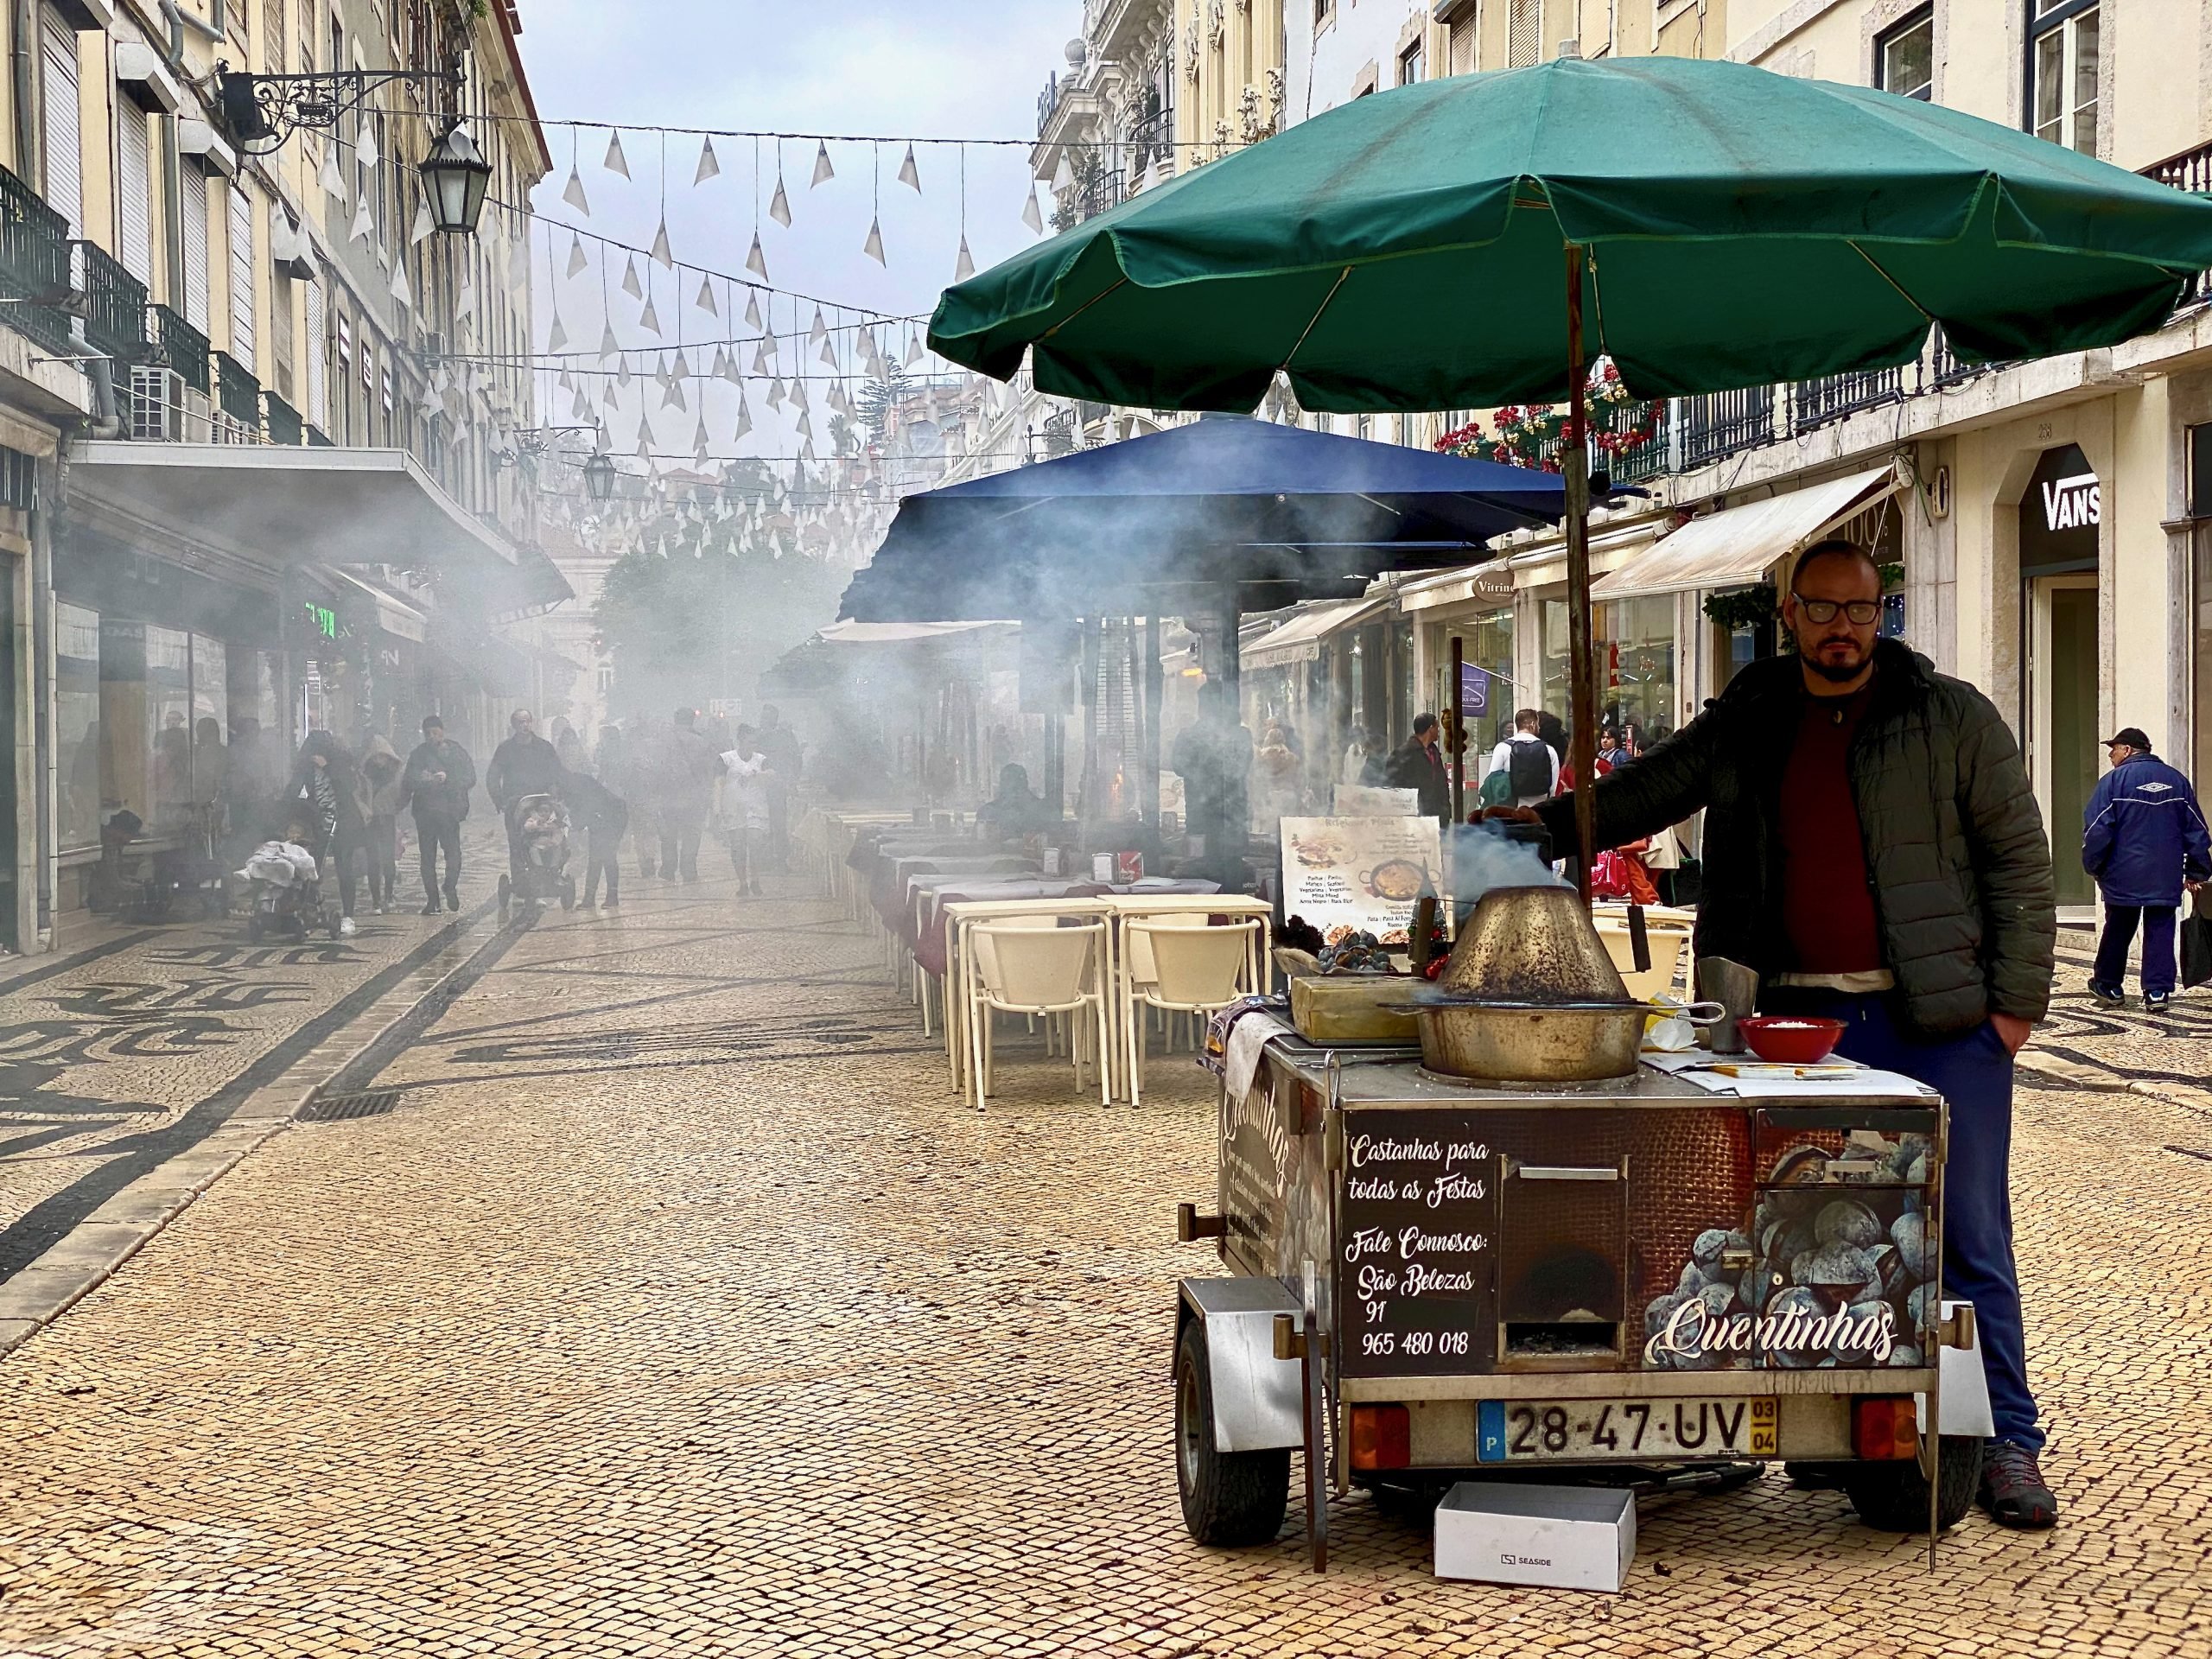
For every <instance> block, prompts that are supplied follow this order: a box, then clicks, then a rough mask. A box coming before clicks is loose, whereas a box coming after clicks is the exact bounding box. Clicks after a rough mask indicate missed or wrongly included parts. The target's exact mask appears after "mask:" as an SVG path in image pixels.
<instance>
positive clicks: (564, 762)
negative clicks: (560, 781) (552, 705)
mask: <svg viewBox="0 0 2212 1659" xmlns="http://www.w3.org/2000/svg"><path fill="white" fill-rule="evenodd" d="M553 753H556V754H557V755H559V756H560V757H561V769H562V770H563V772H582V771H583V770H584V767H585V766H586V764H587V757H586V756H585V754H584V741H583V739H582V738H581V737H579V736H577V735H576V728H575V727H573V726H571V725H569V722H568V721H566V720H563V718H561V717H560V716H559V715H555V716H554V718H553Z"/></svg>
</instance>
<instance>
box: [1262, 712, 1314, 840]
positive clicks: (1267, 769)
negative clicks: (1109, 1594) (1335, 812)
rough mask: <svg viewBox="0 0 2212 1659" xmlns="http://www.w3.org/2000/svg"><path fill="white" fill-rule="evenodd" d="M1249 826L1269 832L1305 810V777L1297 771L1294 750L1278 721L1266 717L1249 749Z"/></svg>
mask: <svg viewBox="0 0 2212 1659" xmlns="http://www.w3.org/2000/svg"><path fill="white" fill-rule="evenodd" d="M1252 782H1253V789H1252V829H1253V832H1254V833H1255V834H1256V835H1262V836H1273V835H1274V833H1275V830H1276V826H1277V825H1278V824H1280V823H1281V821H1282V820H1283V819H1285V818H1294V817H1300V815H1302V814H1303V813H1304V812H1305V810H1306V780H1305V779H1304V778H1303V777H1302V776H1301V775H1300V766H1299V762H1298V755H1297V752H1296V751H1294V749H1293V748H1292V747H1290V738H1289V734H1287V732H1285V731H1284V730H1283V728H1282V722H1281V721H1274V720H1271V721H1268V723H1267V724H1266V725H1265V726H1264V727H1262V728H1261V730H1260V747H1258V748H1257V749H1255V750H1254V751H1253V753H1252Z"/></svg>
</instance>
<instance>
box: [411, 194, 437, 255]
mask: <svg viewBox="0 0 2212 1659" xmlns="http://www.w3.org/2000/svg"><path fill="white" fill-rule="evenodd" d="M437 233H438V226H437V223H436V221H435V220H434V219H431V217H430V199H429V197H428V196H417V197H416V198H415V222H414V224H413V225H411V226H409V227H408V231H407V245H408V246H409V247H410V248H419V247H421V246H422V245H423V244H424V243H425V242H427V241H429V239H430V238H432V237H434V236H435V235H436V234H437Z"/></svg>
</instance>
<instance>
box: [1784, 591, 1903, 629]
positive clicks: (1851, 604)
mask: <svg viewBox="0 0 2212 1659" xmlns="http://www.w3.org/2000/svg"><path fill="white" fill-rule="evenodd" d="M1789 597H1790V598H1792V599H1794V600H1796V601H1797V603H1798V604H1799V605H1800V606H1802V607H1803V609H1804V612H1805V620H1807V621H1808V622H1823V623H1825V622H1833V621H1834V620H1835V613H1837V612H1838V611H1841V612H1842V613H1844V614H1845V615H1846V616H1847V617H1849V618H1850V619H1851V620H1853V622H1855V623H1857V624H1858V625H1859V626H1860V627H1862V628H1863V627H1865V626H1866V625H1867V624H1868V623H1869V622H1872V620H1874V619H1875V618H1876V617H1878V616H1879V615H1881V613H1882V601H1880V600H1878V599H1854V600H1850V601H1843V600H1834V599H1808V598H1806V597H1805V595H1804V594H1801V593H1796V592H1795V591H1793V592H1792V593H1791V594H1790V595H1789Z"/></svg>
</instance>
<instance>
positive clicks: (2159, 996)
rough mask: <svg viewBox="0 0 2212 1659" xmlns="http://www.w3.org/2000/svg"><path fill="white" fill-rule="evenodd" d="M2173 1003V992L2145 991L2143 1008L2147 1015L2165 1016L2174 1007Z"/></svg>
mask: <svg viewBox="0 0 2212 1659" xmlns="http://www.w3.org/2000/svg"><path fill="white" fill-rule="evenodd" d="M2173 1001H2174V994H2173V993H2172V992H2171V991H2145V992H2144V993H2143V1007H2144V1009H2145V1012H2146V1013H2150V1014H2164V1012H2165V1011H2166V1010H2167V1009H2168V1008H2170V1007H2172V1006H2173Z"/></svg>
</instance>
